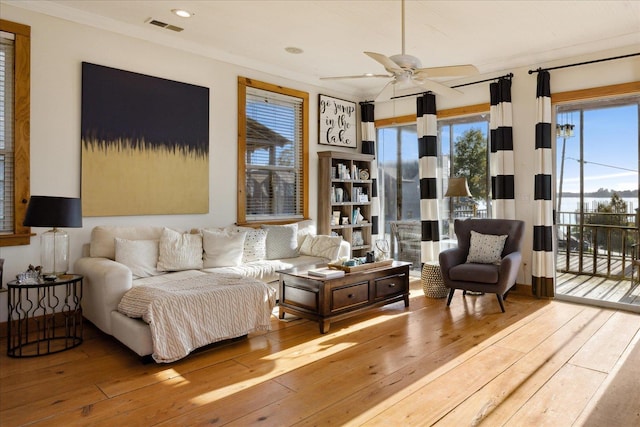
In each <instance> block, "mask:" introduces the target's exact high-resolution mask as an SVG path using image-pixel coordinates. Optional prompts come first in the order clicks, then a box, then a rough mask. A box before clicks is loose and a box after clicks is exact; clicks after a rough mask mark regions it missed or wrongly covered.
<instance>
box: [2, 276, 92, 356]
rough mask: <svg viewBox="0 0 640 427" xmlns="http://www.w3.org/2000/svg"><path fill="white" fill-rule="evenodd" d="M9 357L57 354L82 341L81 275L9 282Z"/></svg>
mask: <svg viewBox="0 0 640 427" xmlns="http://www.w3.org/2000/svg"><path fill="white" fill-rule="evenodd" d="M7 287H8V288H9V295H8V298H7V303H8V304H7V306H8V316H7V317H8V318H7V356H9V357H33V356H42V355H45V354H51V353H57V352H60V351H64V350H69V349H71V348H74V347H77V346H79V345H80V344H81V343H82V306H81V305H80V303H81V301H82V276H80V275H78V274H65V275H61V276H58V278H57V279H56V280H55V281H51V282H45V281H42V282H38V283H18V281H16V280H12V281H10V282H8V283H7Z"/></svg>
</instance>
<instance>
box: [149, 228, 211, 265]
mask: <svg viewBox="0 0 640 427" xmlns="http://www.w3.org/2000/svg"><path fill="white" fill-rule="evenodd" d="M202 265H203V264H202V236H201V235H200V234H188V233H185V234H183V233H180V232H178V231H175V230H171V229H169V228H165V229H163V230H162V235H161V236H160V246H159V254H158V266H157V269H158V270H159V271H179V270H199V269H201V268H202Z"/></svg>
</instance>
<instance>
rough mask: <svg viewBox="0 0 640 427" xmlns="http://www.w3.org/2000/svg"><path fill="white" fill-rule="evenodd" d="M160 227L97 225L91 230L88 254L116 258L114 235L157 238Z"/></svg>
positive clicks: (139, 238)
mask: <svg viewBox="0 0 640 427" xmlns="http://www.w3.org/2000/svg"><path fill="white" fill-rule="evenodd" d="M161 234H162V227H152V226H144V225H143V226H134V227H121V226H117V225H105V226H97V227H94V228H93V229H92V230H91V243H90V245H89V256H91V257H94V258H95V257H101V258H109V259H112V260H115V259H116V241H115V238H116V237H120V238H121V239H127V240H159V239H160V235H161Z"/></svg>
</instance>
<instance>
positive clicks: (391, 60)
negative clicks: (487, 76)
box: [322, 0, 478, 102]
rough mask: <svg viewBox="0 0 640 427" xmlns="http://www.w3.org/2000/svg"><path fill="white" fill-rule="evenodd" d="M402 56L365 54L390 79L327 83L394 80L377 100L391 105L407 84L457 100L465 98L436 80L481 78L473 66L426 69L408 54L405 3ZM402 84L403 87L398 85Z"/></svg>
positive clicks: (364, 76)
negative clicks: (457, 97) (395, 95)
mask: <svg viewBox="0 0 640 427" xmlns="http://www.w3.org/2000/svg"><path fill="white" fill-rule="evenodd" d="M401 15H402V53H401V54H397V55H392V56H386V55H383V54H381V53H376V52H364V53H365V55H367V56H369V57H370V58H372V59H373V60H375V61H377V62H378V63H380V64H381V65H382V66H383V67H384V69H385V70H387V71H388V72H389V73H391V74H390V75H370V73H368V74H362V75H356V76H338V77H324V78H322V79H324V80H338V79H357V78H369V77H386V78H390V79H392V80H391V81H390V82H389V83H387V84H386V85H385V86H384V88H383V89H382V91H381V92H380V93H379V94H378V96H377V97H376V99H375V100H376V102H382V101H388V100H389V99H391V96H392V95H393V93H392V92H393V90H389V89H394V88H395V87H399V86H401V85H402V84H404V83H405V82H410V83H411V84H413V85H415V86H419V87H422V88H423V89H425V90H426V91H431V92H434V93H437V94H439V95H444V96H456V95H460V94H462V92H460V91H459V90H456V89H452V88H450V87H448V86H446V85H443V84H442V83H438V82H436V81H434V80H431V79H433V78H439V77H462V76H470V75H474V74H478V69H477V68H476V67H475V66H473V65H471V64H465V65H451V66H445V67H431V68H422V63H421V62H420V60H419V59H418V58H417V57H415V56H413V55H408V54H406V53H405V48H404V46H405V42H404V41H405V28H404V18H405V12H404V0H402V13H401ZM397 83H400V84H401V85H397Z"/></svg>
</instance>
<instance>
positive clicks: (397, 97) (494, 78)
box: [390, 73, 513, 99]
mask: <svg viewBox="0 0 640 427" xmlns="http://www.w3.org/2000/svg"><path fill="white" fill-rule="evenodd" d="M511 78H513V73H509V74H505V75H504V76H498V77H491V78H490V79H484V80H478V81H477V82H471V83H463V84H459V85H455V86H451V88H452V89H454V88H457V87H463V86H471V85H476V84H478V83H485V82H491V81H494V80H499V79H511ZM426 93H431V91H426V92H418V93H411V94H408V95H398V96H392V97H391V98H390V99H399V98H406V97H408V96H416V95H424V94H426Z"/></svg>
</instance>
